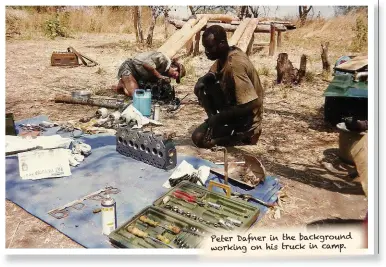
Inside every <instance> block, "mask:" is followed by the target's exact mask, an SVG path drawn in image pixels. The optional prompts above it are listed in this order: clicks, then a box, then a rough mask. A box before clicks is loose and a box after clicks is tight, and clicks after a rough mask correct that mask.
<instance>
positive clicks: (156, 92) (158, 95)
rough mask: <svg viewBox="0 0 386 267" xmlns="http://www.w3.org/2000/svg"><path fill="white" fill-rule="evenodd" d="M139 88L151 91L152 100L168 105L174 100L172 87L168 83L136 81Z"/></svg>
mask: <svg viewBox="0 0 386 267" xmlns="http://www.w3.org/2000/svg"><path fill="white" fill-rule="evenodd" d="M138 86H139V88H142V89H151V98H152V99H153V100H157V101H162V102H165V104H168V103H170V102H171V101H173V100H174V99H175V90H174V86H172V85H171V84H170V83H164V84H159V83H157V82H143V81H138Z"/></svg>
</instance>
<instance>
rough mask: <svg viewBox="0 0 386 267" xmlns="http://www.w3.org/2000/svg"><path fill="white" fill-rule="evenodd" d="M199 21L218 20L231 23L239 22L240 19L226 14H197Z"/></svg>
mask: <svg viewBox="0 0 386 267" xmlns="http://www.w3.org/2000/svg"><path fill="white" fill-rule="evenodd" d="M196 16H197V18H198V19H202V18H204V17H205V18H207V19H208V20H218V21H222V22H225V23H231V22H232V21H238V20H239V18H237V17H234V16H230V15H225V14H197V15H196Z"/></svg>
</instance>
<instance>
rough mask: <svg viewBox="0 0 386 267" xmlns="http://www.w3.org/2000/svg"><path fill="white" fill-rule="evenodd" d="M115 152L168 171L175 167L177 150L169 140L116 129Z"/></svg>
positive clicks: (147, 132)
mask: <svg viewBox="0 0 386 267" xmlns="http://www.w3.org/2000/svg"><path fill="white" fill-rule="evenodd" d="M116 142H117V151H118V152H119V153H120V154H122V155H124V156H127V157H131V158H133V159H136V160H139V161H142V162H145V163H147V164H150V165H152V166H154V167H157V168H161V169H165V170H170V169H173V168H175V167H176V163H177V150H176V148H175V146H174V143H173V141H172V140H170V139H165V138H164V136H163V135H161V134H158V135H157V134H154V133H153V132H150V131H143V130H141V129H130V128H129V127H127V126H126V127H118V129H117V141H116Z"/></svg>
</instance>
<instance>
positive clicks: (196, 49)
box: [193, 32, 201, 57]
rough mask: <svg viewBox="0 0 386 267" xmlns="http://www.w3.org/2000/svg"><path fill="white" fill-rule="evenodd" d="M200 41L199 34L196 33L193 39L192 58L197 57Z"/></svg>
mask: <svg viewBox="0 0 386 267" xmlns="http://www.w3.org/2000/svg"><path fill="white" fill-rule="evenodd" d="M200 39H201V32H197V33H196V36H195V38H194V40H195V42H194V50H193V56H194V57H195V56H197V55H198V54H199V53H200Z"/></svg>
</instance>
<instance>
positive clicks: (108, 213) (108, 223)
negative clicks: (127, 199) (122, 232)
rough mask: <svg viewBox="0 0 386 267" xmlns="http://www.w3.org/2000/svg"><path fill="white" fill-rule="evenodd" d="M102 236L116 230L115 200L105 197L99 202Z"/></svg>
mask: <svg viewBox="0 0 386 267" xmlns="http://www.w3.org/2000/svg"><path fill="white" fill-rule="evenodd" d="M101 206H102V227H103V234H104V235H109V234H110V233H111V232H112V231H114V230H115V229H116V228H117V211H116V203H115V200H114V199H113V198H112V197H110V196H109V195H107V196H106V197H105V198H104V199H102V202H101Z"/></svg>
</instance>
